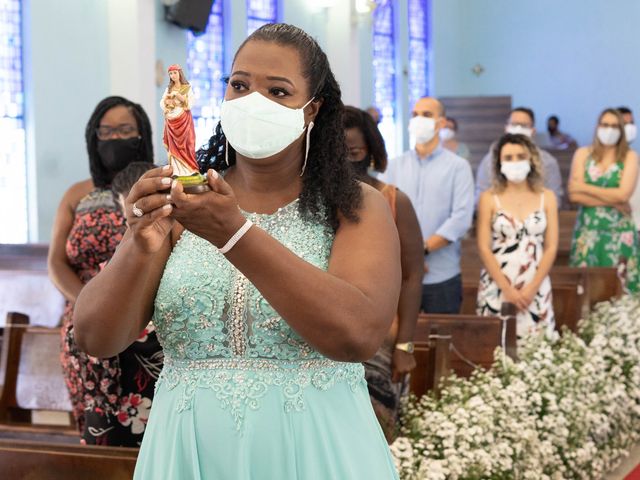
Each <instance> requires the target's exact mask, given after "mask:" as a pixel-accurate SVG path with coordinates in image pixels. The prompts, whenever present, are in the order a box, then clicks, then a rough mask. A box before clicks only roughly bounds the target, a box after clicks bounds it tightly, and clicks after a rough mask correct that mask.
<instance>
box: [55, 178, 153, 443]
mask: <svg viewBox="0 0 640 480" xmlns="http://www.w3.org/2000/svg"><path fill="white" fill-rule="evenodd" d="M125 229H126V225H125V222H124V218H123V216H122V214H121V213H120V211H119V210H118V209H117V207H116V204H115V201H114V198H113V194H112V193H111V191H110V190H104V189H95V190H93V191H92V192H91V193H89V194H88V195H87V196H85V197H84V198H83V199H82V200H81V201H80V203H79V204H78V207H77V208H76V212H75V219H74V222H73V226H72V228H71V231H70V232H69V237H68V238H67V245H66V252H67V257H68V258H69V263H70V265H71V266H72V268H73V269H74V270H75V271H76V273H77V274H78V277H80V280H82V282H83V283H87V282H88V281H89V280H91V279H92V278H93V277H94V276H95V275H96V274H97V273H98V272H99V271H100V270H101V268H102V266H103V265H104V264H105V263H106V262H107V261H108V260H109V259H110V258H111V257H112V256H113V254H114V252H115V249H116V246H117V245H118V243H120V241H121V240H122V236H123V234H124V231H125ZM72 317H73V306H72V305H71V304H69V303H67V306H66V309H65V314H64V317H63V323H62V351H61V355H60V358H61V361H62V367H63V371H64V375H65V380H66V384H67V387H68V389H69V394H70V398H71V403H72V405H73V415H74V417H75V419H76V421H77V425H78V429H79V431H80V434H81V435H82V437H83V439H84V440H85V441H86V443H88V444H99V445H113V446H130V447H135V446H138V445H140V443H141V442H142V436H143V433H144V430H145V426H146V421H147V417H148V416H149V409H150V408H151V402H152V399H153V390H154V387H155V381H156V379H157V377H158V374H159V373H160V370H161V369H162V362H163V355H162V350H161V347H160V345H159V343H158V339H157V337H156V334H155V328H154V327H153V324H149V325H148V326H147V327H146V328H145V330H144V331H143V332H142V333H141V334H140V337H139V338H138V339H137V340H136V341H135V342H134V343H133V344H132V345H131V346H129V347H128V348H127V349H126V350H125V351H124V352H122V353H121V354H120V355H118V356H116V357H112V358H106V359H99V358H96V357H92V356H90V355H87V354H86V353H84V352H81V351H80V350H79V349H78V347H77V345H76V343H75V341H74V338H73V323H72Z"/></svg>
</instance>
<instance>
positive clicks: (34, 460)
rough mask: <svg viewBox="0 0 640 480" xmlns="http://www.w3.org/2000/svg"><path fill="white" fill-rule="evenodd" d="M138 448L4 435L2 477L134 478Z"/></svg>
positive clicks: (58, 479) (60, 479) (0, 461)
mask: <svg viewBox="0 0 640 480" xmlns="http://www.w3.org/2000/svg"><path fill="white" fill-rule="evenodd" d="M137 456H138V449H136V448H119V447H102V446H100V447H98V446H93V445H84V446H83V445H56V444H49V443H44V442H27V441H16V440H3V439H0V478H4V479H24V480H40V479H47V480H76V479H77V480H86V479H91V480H125V479H126V480H130V479H131V478H132V477H133V471H134V468H135V463H136V459H137Z"/></svg>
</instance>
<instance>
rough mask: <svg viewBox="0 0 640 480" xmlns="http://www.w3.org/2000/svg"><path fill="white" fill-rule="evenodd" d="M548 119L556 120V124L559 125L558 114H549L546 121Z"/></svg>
mask: <svg viewBox="0 0 640 480" xmlns="http://www.w3.org/2000/svg"><path fill="white" fill-rule="evenodd" d="M549 120H555V122H556V123H557V124H558V125H560V119H559V118H558V116H557V115H550V116H549V118H547V122H548V121H549Z"/></svg>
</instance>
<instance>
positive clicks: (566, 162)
mask: <svg viewBox="0 0 640 480" xmlns="http://www.w3.org/2000/svg"><path fill="white" fill-rule="evenodd" d="M545 150H546V151H547V152H549V153H550V154H551V155H552V156H554V157H555V159H556V160H557V161H558V167H559V168H560V177H561V178H562V188H563V190H564V199H563V202H562V205H560V208H562V209H567V210H569V209H575V205H572V204H571V203H570V202H569V192H567V184H568V183H569V177H570V176H571V162H572V160H573V155H574V153H575V149H573V148H569V149H565V150H558V149H554V148H545Z"/></svg>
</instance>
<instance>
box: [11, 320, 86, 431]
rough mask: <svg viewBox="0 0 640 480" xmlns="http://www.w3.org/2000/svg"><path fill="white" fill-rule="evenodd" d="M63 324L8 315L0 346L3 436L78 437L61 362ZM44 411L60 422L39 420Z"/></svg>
mask: <svg viewBox="0 0 640 480" xmlns="http://www.w3.org/2000/svg"><path fill="white" fill-rule="evenodd" d="M59 352H60V330H59V329H57V328H55V329H51V328H43V327H32V326H30V325H29V319H28V317H27V316H26V315H22V314H20V313H14V312H12V313H9V314H8V315H7V320H6V326H5V331H4V336H3V339H2V350H1V351H0V438H24V439H30V440H31V439H36V438H37V439H46V440H48V441H49V440H50V441H56V442H62V443H71V442H74V443H75V442H78V441H79V440H78V433H77V431H76V430H75V428H74V426H73V421H72V419H71V414H70V411H71V404H70V402H69V396H68V392H67V388H66V385H65V384H64V379H63V376H62V367H61V365H60V358H59ZM43 411H47V412H54V413H53V415H55V414H56V413H57V415H55V416H57V417H58V418H61V419H62V420H63V422H62V424H61V425H48V424H47V425H44V424H38V423H37V422H35V421H34V420H35V418H34V417H36V416H40V415H39V414H41V413H42V412H43Z"/></svg>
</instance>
